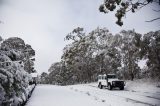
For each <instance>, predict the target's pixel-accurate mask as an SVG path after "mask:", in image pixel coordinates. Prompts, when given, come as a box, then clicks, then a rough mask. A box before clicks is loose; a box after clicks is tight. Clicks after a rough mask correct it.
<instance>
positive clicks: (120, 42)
mask: <svg viewBox="0 0 160 106" xmlns="http://www.w3.org/2000/svg"><path fill="white" fill-rule="evenodd" d="M65 40H69V41H72V43H70V44H68V45H66V46H65V47H64V50H63V55H62V57H61V61H60V62H56V63H54V64H52V65H51V67H50V68H49V70H48V71H49V74H47V73H42V75H41V79H42V83H50V84H59V85H68V84H75V83H85V82H92V81H96V79H97V76H98V74H103V73H106V74H107V73H115V74H117V75H118V77H119V78H121V79H128V80H134V79H135V78H136V79H138V78H150V79H154V80H160V31H155V32H153V31H151V32H148V33H146V34H140V33H137V32H135V31H134V30H128V31H126V30H122V31H121V32H120V33H118V34H115V35H113V34H112V33H110V32H109V30H108V29H106V28H97V29H95V30H93V31H91V32H90V33H88V34H86V33H85V32H84V30H83V28H79V27H78V28H76V29H74V30H73V31H72V32H71V33H69V34H68V35H67V36H66V38H65ZM140 61H144V62H145V65H144V66H143V68H140V64H139V62H140Z"/></svg>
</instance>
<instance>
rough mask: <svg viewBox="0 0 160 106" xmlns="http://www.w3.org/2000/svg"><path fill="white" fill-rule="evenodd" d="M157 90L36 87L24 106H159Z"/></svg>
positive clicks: (159, 97) (159, 99) (83, 86)
mask: <svg viewBox="0 0 160 106" xmlns="http://www.w3.org/2000/svg"><path fill="white" fill-rule="evenodd" d="M158 90H159V88H156V89H153V92H152V90H150V91H151V92H145V91H133V90H128V89H125V90H124V91H121V90H112V91H109V90H107V89H98V88H97V87H96V84H80V85H72V86H54V85H38V86H37V87H36V89H35V90H34V92H33V94H32V97H31V98H30V100H29V101H28V103H27V104H26V106H160V92H158Z"/></svg>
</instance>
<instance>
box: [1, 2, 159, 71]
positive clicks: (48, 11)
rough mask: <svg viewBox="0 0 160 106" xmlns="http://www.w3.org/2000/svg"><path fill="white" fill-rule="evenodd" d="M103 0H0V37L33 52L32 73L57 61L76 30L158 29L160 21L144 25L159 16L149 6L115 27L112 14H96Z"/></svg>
mask: <svg viewBox="0 0 160 106" xmlns="http://www.w3.org/2000/svg"><path fill="white" fill-rule="evenodd" d="M102 2H103V0H0V20H1V21H2V22H3V23H1V24H0V36H2V38H3V39H7V38H9V37H20V38H22V39H23V40H24V41H25V42H26V43H28V44H30V45H31V46H32V47H33V49H35V51H36V63H35V66H36V70H37V71H38V73H41V72H43V71H44V72H47V71H48V68H49V67H50V66H51V64H52V63H54V62H57V61H60V58H61V55H62V53H63V47H64V46H65V45H66V43H67V42H66V41H64V37H65V36H66V35H67V33H69V32H71V31H72V30H73V29H74V28H76V27H83V28H85V31H86V32H90V31H91V30H94V29H95V28H97V27H98V26H99V27H106V28H108V29H109V30H110V32H112V33H114V34H115V33H118V32H119V31H120V30H122V29H135V30H136V31H137V32H140V33H146V32H149V31H155V30H159V29H160V20H158V21H154V22H152V23H146V22H145V21H146V20H150V19H153V18H156V17H159V16H160V14H158V13H156V12H153V11H152V9H159V8H158V7H155V6H153V5H150V6H148V7H145V8H143V9H142V10H140V11H138V12H137V13H135V14H127V16H126V18H125V19H124V25H123V27H119V26H117V25H116V24H115V21H116V18H115V17H114V13H109V14H103V13H100V12H99V11H98V8H99V5H100V4H101V3H102Z"/></svg>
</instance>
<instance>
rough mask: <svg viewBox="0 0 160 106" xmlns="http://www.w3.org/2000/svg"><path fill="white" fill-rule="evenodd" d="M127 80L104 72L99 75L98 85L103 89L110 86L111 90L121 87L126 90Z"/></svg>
mask: <svg viewBox="0 0 160 106" xmlns="http://www.w3.org/2000/svg"><path fill="white" fill-rule="evenodd" d="M124 86H125V81H123V80H119V79H118V78H117V77H116V75H115V74H107V75H106V74H104V75H99V76H98V87H99V88H100V89H102V88H103V87H108V89H109V90H112V88H117V87H118V88H119V89H120V90H124Z"/></svg>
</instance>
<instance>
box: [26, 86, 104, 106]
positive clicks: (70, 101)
mask: <svg viewBox="0 0 160 106" xmlns="http://www.w3.org/2000/svg"><path fill="white" fill-rule="evenodd" d="M26 106H105V104H103V103H102V102H97V101H95V100H93V99H92V98H90V97H88V96H86V95H85V94H81V93H77V92H74V91H72V90H71V89H68V87H64V86H54V85H38V86H37V87H36V88H35V90H34V92H33V94H32V96H31V98H30V100H29V101H28V103H27V104H26Z"/></svg>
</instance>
